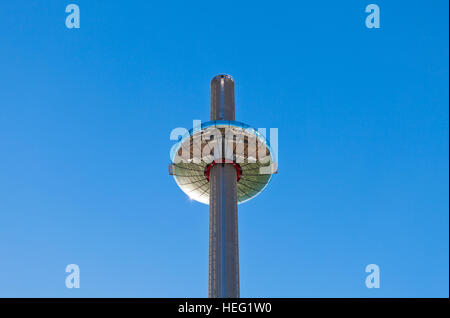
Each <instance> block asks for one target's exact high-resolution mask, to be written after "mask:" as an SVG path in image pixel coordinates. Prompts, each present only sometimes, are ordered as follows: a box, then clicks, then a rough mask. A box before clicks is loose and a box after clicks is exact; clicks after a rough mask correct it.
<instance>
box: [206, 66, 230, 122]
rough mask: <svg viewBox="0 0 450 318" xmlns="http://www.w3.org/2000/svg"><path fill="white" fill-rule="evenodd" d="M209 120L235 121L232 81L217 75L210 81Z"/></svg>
mask: <svg viewBox="0 0 450 318" xmlns="http://www.w3.org/2000/svg"><path fill="white" fill-rule="evenodd" d="M211 120H235V111H234V80H233V78H232V77H231V76H230V75H227V74H219V75H216V76H214V77H213V79H212V80H211Z"/></svg>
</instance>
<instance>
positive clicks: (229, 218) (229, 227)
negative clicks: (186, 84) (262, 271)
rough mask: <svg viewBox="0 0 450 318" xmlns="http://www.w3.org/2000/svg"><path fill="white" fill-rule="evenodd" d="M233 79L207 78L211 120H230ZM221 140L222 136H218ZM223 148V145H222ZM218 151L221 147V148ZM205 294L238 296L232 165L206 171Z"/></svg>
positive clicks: (220, 76) (234, 178) (235, 207)
mask: <svg viewBox="0 0 450 318" xmlns="http://www.w3.org/2000/svg"><path fill="white" fill-rule="evenodd" d="M234 118H235V112H234V81H233V78H232V77H231V76H229V75H217V76H216V77H214V78H213V79H212V81H211V120H234ZM222 142H224V138H222ZM222 149H223V145H222ZM222 153H224V151H223V150H222ZM209 182H210V198H209V288H208V295H209V297H213V298H215V297H220V298H225V297H231V298H238V297H239V245H238V215H237V181H236V169H235V168H234V166H233V165H232V164H230V163H218V164H215V165H214V166H212V168H211V171H210V177H209Z"/></svg>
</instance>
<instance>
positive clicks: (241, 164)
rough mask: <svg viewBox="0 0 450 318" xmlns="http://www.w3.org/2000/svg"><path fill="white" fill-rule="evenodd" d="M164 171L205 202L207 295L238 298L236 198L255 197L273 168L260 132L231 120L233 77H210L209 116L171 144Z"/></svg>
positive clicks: (267, 179)
mask: <svg viewBox="0 0 450 318" xmlns="http://www.w3.org/2000/svg"><path fill="white" fill-rule="evenodd" d="M172 149H173V150H172V152H171V160H172V163H171V164H170V165H169V174H171V175H173V177H174V179H175V182H176V183H177V184H178V186H179V187H180V188H181V190H183V191H184V192H185V193H186V194H187V195H188V196H189V197H190V198H191V199H192V200H196V201H199V202H202V203H205V204H209V282H208V296H209V297H212V298H238V297H239V244H238V209H237V205H238V203H243V202H245V201H248V200H250V199H253V198H254V197H256V196H257V195H258V194H259V193H261V191H262V190H263V189H264V188H265V187H266V186H267V184H268V183H269V181H270V179H271V177H272V174H274V173H276V172H277V164H276V160H275V158H274V154H273V152H272V151H271V148H270V145H269V143H268V142H267V140H266V138H265V136H263V134H260V133H258V131H257V130H255V129H253V128H251V127H250V126H248V125H246V124H243V123H241V122H237V121H235V106H234V80H233V78H232V77H231V76H230V75H226V74H221V75H217V76H215V77H214V78H213V79H212V80H211V121H209V122H206V123H203V124H199V125H198V126H197V127H196V126H195V125H194V127H193V129H191V130H190V131H189V132H188V133H186V135H185V136H183V137H182V138H181V139H180V140H179V141H178V143H177V144H176V145H175V147H173V148H172Z"/></svg>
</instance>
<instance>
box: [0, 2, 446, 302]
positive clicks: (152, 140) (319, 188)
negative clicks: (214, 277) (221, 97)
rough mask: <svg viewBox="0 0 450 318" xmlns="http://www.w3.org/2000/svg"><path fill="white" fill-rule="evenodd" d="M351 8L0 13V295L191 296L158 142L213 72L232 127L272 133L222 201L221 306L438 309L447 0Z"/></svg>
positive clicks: (200, 237) (200, 243) (187, 246)
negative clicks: (275, 144) (418, 301)
mask: <svg viewBox="0 0 450 318" xmlns="http://www.w3.org/2000/svg"><path fill="white" fill-rule="evenodd" d="M69 3H76V4H78V5H79V7H80V14H81V16H80V17H81V19H80V22H81V28H80V29H67V28H66V27H65V19H66V16H67V14H66V13H65V7H66V5H68V4H69ZM369 3H372V2H369V1H316V2H311V1H276V2H273V1H227V2H211V1H195V2H186V1H172V2H164V1H131V0H130V1H126V2H119V1H87V0H77V1H75V0H74V1H72V2H70V1H62V0H61V1H45V2H44V1H31V0H30V1H4V2H2V4H1V5H0V39H1V42H0V149H1V152H0V296H1V297H206V296H207V278H208V274H207V273H208V207H207V206H206V205H203V204H200V203H196V202H190V201H189V199H188V198H187V197H186V195H185V194H184V193H183V192H182V191H181V190H180V189H178V187H177V186H176V184H175V182H174V180H173V178H172V177H170V176H169V175H168V173H167V165H168V163H169V150H170V147H171V146H172V145H173V142H172V141H170V140H169V134H170V131H171V130H172V129H173V128H175V127H186V128H191V126H192V120H193V119H202V120H203V121H207V120H208V118H209V107H210V105H209V102H210V101H209V93H210V92H209V81H210V80H211V78H212V77H213V76H214V75H216V74H218V73H228V74H231V75H232V76H233V77H234V79H235V81H236V119H237V120H239V121H242V122H245V123H247V124H249V125H252V126H254V127H257V128H258V127H261V128H263V127H265V128H271V127H276V128H278V130H279V173H278V174H277V175H275V176H274V178H272V181H271V183H270V185H269V187H268V188H267V189H266V190H265V191H264V192H263V193H262V194H261V195H260V196H258V197H257V198H256V199H253V200H252V201H250V202H247V203H245V204H243V205H240V206H239V243H240V277H241V296H242V297H448V295H449V294H448V287H449V276H448V275H449V227H448V225H449V218H448V216H449V215H448V209H449V196H448V192H449V170H448V169H449V148H448V147H449V109H448V102H449V94H448V85H449V74H448V70H449V65H448V58H449V45H448V36H449V34H448V23H449V21H448V9H449V8H448V1H431V2H423V1H377V2H375V3H376V4H378V5H379V7H380V9H381V28H380V29H367V28H366V27H365V24H364V21H365V18H366V16H367V14H366V13H365V12H364V9H365V7H366V5H368V4H369ZM71 263H75V264H78V265H79V266H80V274H81V277H80V278H81V288H80V289H67V288H66V287H65V283H64V281H65V278H66V275H67V274H66V272H65V267H66V266H67V264H71ZM371 263H375V264H378V265H379V267H380V273H381V277H380V278H381V288H379V289H368V288H366V286H365V283H364V282H365V277H366V275H367V273H365V266H366V265H367V264H371Z"/></svg>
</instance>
